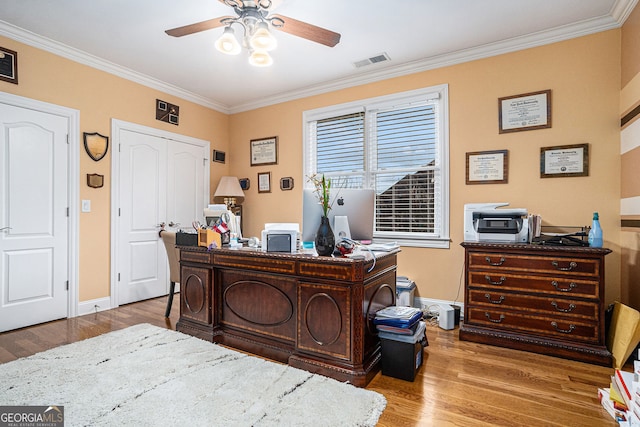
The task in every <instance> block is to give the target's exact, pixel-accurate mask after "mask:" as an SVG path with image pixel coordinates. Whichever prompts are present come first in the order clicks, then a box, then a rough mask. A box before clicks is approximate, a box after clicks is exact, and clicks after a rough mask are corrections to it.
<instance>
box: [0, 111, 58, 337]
mask: <svg viewBox="0 0 640 427" xmlns="http://www.w3.org/2000/svg"><path fill="white" fill-rule="evenodd" d="M0 126H1V129H0V165H1V166H2V170H1V172H0V177H1V178H0V230H1V231H0V291H1V293H2V294H1V295H0V332H1V331H6V330H11V329H16V328H21V327H24V326H29V325H33V324H36V323H42V322H47V321H50V320H55V319H60V318H64V317H67V315H68V303H69V300H68V283H69V282H68V281H69V271H68V265H69V263H68V257H69V255H68V254H69V216H68V215H69V213H68V209H69V197H68V179H69V177H68V176H67V174H68V161H69V155H68V152H69V145H68V144H67V135H68V132H69V131H68V129H69V120H68V118H67V117H62V116H59V115H55V114H49V113H45V112H40V111H34V110H32V109H29V108H21V107H16V106H11V105H7V104H0Z"/></svg>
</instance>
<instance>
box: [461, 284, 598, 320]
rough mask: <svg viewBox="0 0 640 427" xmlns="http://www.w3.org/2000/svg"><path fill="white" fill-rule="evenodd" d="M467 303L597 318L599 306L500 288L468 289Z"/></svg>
mask: <svg viewBox="0 0 640 427" xmlns="http://www.w3.org/2000/svg"><path fill="white" fill-rule="evenodd" d="M468 303H469V304H472V305H474V306H485V307H492V308H498V307H499V308H500V309H509V310H521V311H527V312H530V313H533V314H549V315H553V316H563V317H579V318H583V319H585V320H597V319H598V311H599V306H598V303H597V302H595V301H580V300H573V299H568V298H556V297H545V296H537V295H523V294H517V293H510V292H504V291H502V290H500V289H485V290H481V289H469V295H468Z"/></svg>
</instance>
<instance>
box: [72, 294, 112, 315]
mask: <svg viewBox="0 0 640 427" xmlns="http://www.w3.org/2000/svg"><path fill="white" fill-rule="evenodd" d="M112 308H113V307H111V298H110V297H104V298H97V299H92V300H89V301H81V302H79V303H78V313H77V315H78V316H84V315H85V314H91V313H97V312H98V311H105V310H111V309H112Z"/></svg>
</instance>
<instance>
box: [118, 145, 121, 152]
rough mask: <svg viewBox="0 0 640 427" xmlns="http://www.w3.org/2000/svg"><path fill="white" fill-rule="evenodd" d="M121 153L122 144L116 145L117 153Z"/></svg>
mask: <svg viewBox="0 0 640 427" xmlns="http://www.w3.org/2000/svg"><path fill="white" fill-rule="evenodd" d="M121 152H122V144H118V153H121Z"/></svg>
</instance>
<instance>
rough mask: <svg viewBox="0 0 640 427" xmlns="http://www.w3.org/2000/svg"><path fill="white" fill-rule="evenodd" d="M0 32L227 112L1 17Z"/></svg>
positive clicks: (176, 88) (161, 82) (216, 105)
mask: <svg viewBox="0 0 640 427" xmlns="http://www.w3.org/2000/svg"><path fill="white" fill-rule="evenodd" d="M0 35H2V36H5V37H8V38H10V39H13V40H16V41H18V42H20V43H24V44H26V45H29V46H33V47H35V48H38V49H42V50H45V51H47V52H50V53H53V54H55V55H58V56H61V57H63V58H67V59H70V60H71V61H74V62H78V63H80V64H84V65H87V66H89V67H92V68H96V69H98V70H101V71H105V72H107V73H110V74H113V75H116V76H118V77H122V78H123V79H127V80H130V81H132V82H135V83H138V84H141V85H143V86H147V87H149V88H151V89H156V90H159V91H161V92H164V93H167V94H170V95H175V96H177V97H179V98H181V99H184V100H186V101H191V102H194V103H196V104H199V105H202V106H204V107H208V108H212V109H214V110H217V111H220V112H223V113H227V114H228V113H229V111H228V107H227V106H226V105H222V104H220V103H217V102H215V101H213V100H211V99H207V98H205V97H203V96H200V95H198V94H195V93H193V92H189V91H187V90H184V89H181V88H179V87H177V86H174V85H171V84H169V83H166V82H163V81H160V80H158V79H155V78H153V77H150V76H147V75H146V74H142V73H139V72H137V71H134V70H131V69H129V68H126V67H123V66H121V65H118V64H115V63H113V62H110V61H107V60H105V59H102V58H99V57H97V56H94V55H91V54H89V53H87V52H84V51H81V50H79V49H75V48H73V47H71V46H67V45H65V44H63V43H59V42H56V41H54V40H51V39H49V38H47V37H43V36H41V35H38V34H35V33H32V32H31V31H27V30H24V29H22V28H19V27H16V26H15V25H12V24H9V23H8V22H5V21H1V20H0Z"/></svg>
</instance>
